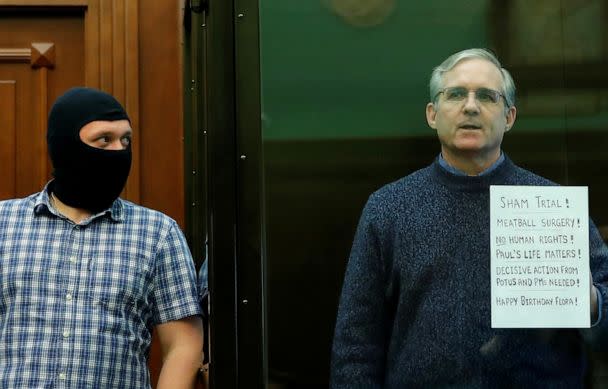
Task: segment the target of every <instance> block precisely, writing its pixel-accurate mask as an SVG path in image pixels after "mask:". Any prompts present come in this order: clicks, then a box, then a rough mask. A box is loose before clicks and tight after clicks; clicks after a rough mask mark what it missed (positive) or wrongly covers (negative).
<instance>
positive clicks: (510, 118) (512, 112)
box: [505, 107, 517, 132]
mask: <svg viewBox="0 0 608 389" xmlns="http://www.w3.org/2000/svg"><path fill="white" fill-rule="evenodd" d="M516 117H517V108H515V107H509V110H508V111H507V117H506V119H507V128H505V132H507V131H509V130H510V129H511V128H513V125H514V124H515V118H516Z"/></svg>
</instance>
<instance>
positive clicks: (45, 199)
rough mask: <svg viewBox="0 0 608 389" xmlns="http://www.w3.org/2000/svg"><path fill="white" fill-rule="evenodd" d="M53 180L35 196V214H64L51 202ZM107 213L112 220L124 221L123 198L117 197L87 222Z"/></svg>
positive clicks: (87, 221)
mask: <svg viewBox="0 0 608 389" xmlns="http://www.w3.org/2000/svg"><path fill="white" fill-rule="evenodd" d="M51 182H52V180H51V181H49V182H47V183H46V185H45V186H44V189H43V190H42V191H41V192H39V193H38V194H36V195H35V196H34V214H35V215H41V214H42V213H51V214H53V215H55V216H59V217H62V215H61V214H60V213H59V212H57V210H56V209H55V208H54V207H53V205H52V204H51V199H50V196H49V184H50V183H51ZM106 214H107V215H108V216H109V217H110V219H111V220H112V221H115V222H122V221H124V201H123V200H122V199H121V198H117V199H116V200H114V202H113V203H112V205H111V206H110V207H109V208H108V209H105V210H103V211H101V212H99V213H96V214H95V215H92V216H91V217H89V218H88V219H87V220H86V222H85V223H87V224H88V223H90V222H91V221H93V220H94V219H97V218H100V217H102V216H104V215H106Z"/></svg>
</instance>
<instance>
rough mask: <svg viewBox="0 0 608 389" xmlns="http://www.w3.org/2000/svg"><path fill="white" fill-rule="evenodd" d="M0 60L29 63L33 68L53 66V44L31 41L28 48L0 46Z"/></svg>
mask: <svg viewBox="0 0 608 389" xmlns="http://www.w3.org/2000/svg"><path fill="white" fill-rule="evenodd" d="M0 62H18V63H19V62H21V63H29V64H30V65H31V66H32V68H35V69H36V68H49V69H51V68H53V67H54V66H55V44H54V43H51V42H33V43H32V45H31V46H30V48H29V49H19V48H0Z"/></svg>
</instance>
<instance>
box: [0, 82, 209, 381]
mask: <svg viewBox="0 0 608 389" xmlns="http://www.w3.org/2000/svg"><path fill="white" fill-rule="evenodd" d="M131 134H132V129H131V123H130V121H129V117H128V116H127V113H126V112H125V110H124V108H123V107H122V106H121V105H120V103H119V102H118V101H117V100H116V99H115V98H114V97H112V96H110V95H109V94H107V93H104V92H101V91H98V90H95V89H90V88H73V89H70V90H69V91H67V92H66V93H65V94H64V95H62V96H60V97H59V98H58V99H57V100H56V101H55V103H54V105H53V107H52V108H51V112H50V114H49V120H48V133H47V141H48V148H49V154H50V157H51V161H52V163H53V176H54V179H53V180H51V181H50V182H49V183H48V184H47V185H46V187H45V188H44V189H43V190H42V191H41V192H39V193H35V194H33V195H31V196H29V197H26V198H24V199H13V200H7V201H0V388H34V387H35V388H38V387H45V388H46V387H69V388H84V387H87V388H89V387H91V388H126V389H129V388H132V389H140V388H149V387H150V376H149V372H148V367H147V358H148V354H149V351H150V343H151V337H152V331H154V332H155V333H156V336H157V337H158V340H159V343H160V346H161V351H162V356H163V358H162V359H163V364H162V368H161V371H160V376H159V378H158V384H157V388H160V389H162V388H191V387H192V386H193V385H194V381H195V378H196V374H197V370H198V367H199V366H200V363H201V362H202V347H203V339H202V333H203V331H202V324H201V318H200V314H201V309H200V306H199V302H198V293H197V285H196V273H195V270H194V264H193V261H192V257H191V255H190V252H189V250H188V246H187V244H186V240H185V238H184V236H183V234H182V233H181V231H180V228H179V226H178V225H177V224H176V223H175V221H174V220H173V219H171V218H169V217H168V216H166V215H163V214H162V213H160V212H157V211H153V210H151V209H148V208H145V207H142V206H139V205H136V204H133V203H131V202H129V201H125V200H123V199H121V198H119V195H120V192H121V191H122V189H123V188H124V186H125V182H126V180H127V177H128V175H129V169H130V167H131Z"/></svg>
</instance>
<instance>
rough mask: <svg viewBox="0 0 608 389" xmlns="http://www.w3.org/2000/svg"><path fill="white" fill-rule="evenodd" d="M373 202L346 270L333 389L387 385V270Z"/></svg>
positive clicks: (335, 344) (335, 345) (365, 213)
mask: <svg viewBox="0 0 608 389" xmlns="http://www.w3.org/2000/svg"><path fill="white" fill-rule="evenodd" d="M373 208H374V207H373V206H372V205H371V200H370V201H368V203H367V205H366V206H365V208H364V210H363V213H362V216H361V219H360V221H359V225H358V227H357V232H356V234H355V239H354V242H353V246H352V249H351V253H350V258H349V261H348V265H347V268H346V274H345V278H344V284H343V286H342V295H341V298H340V305H339V308H338V315H337V322H336V329H335V334H334V341H333V347H332V358H331V359H332V361H331V385H330V386H331V388H334V389H335V388H355V387H356V388H359V387H361V388H380V387H382V386H383V382H384V370H385V359H386V352H387V350H386V331H387V328H390V327H389V326H388V323H387V322H388V319H387V308H386V304H385V298H384V296H385V292H384V291H385V289H386V285H385V283H386V282H385V280H386V277H385V273H386V272H385V265H384V264H383V258H382V250H381V245H380V239H379V236H378V233H377V226H375V225H374V223H373V219H374V217H373V216H374V210H373Z"/></svg>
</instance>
